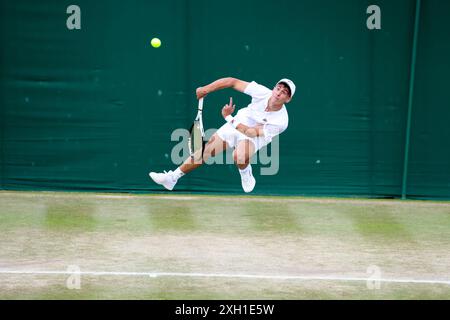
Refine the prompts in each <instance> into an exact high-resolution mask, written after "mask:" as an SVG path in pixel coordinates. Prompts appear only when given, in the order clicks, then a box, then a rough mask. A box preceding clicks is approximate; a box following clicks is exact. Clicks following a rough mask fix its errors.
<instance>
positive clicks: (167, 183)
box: [149, 134, 228, 190]
mask: <svg viewBox="0 0 450 320" xmlns="http://www.w3.org/2000/svg"><path fill="white" fill-rule="evenodd" d="M227 148H228V145H227V143H226V142H225V141H223V140H222V139H221V138H220V137H219V136H218V135H217V134H214V135H213V136H212V137H211V139H210V140H209V141H208V143H207V144H206V146H205V150H204V152H203V157H202V156H201V155H200V154H194V157H193V158H192V157H191V156H189V157H188V158H187V159H186V160H185V161H184V163H183V164H182V165H181V166H179V167H178V168H177V169H176V170H175V171H169V172H166V171H164V173H156V172H150V173H149V176H150V178H151V179H152V180H153V181H155V182H156V183H158V184H160V185H162V186H164V188H166V189H167V190H172V189H173V188H174V186H175V184H176V183H177V181H178V179H179V178H181V177H182V176H184V175H185V174H186V173H188V172H191V171H192V170H194V169H196V168H198V167H200V166H201V165H202V164H203V163H204V162H205V161H206V160H207V159H209V158H210V157H211V156H215V155H217V154H219V153H221V152H223V151H224V150H226V149H227Z"/></svg>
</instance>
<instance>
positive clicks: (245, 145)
mask: <svg viewBox="0 0 450 320" xmlns="http://www.w3.org/2000/svg"><path fill="white" fill-rule="evenodd" d="M255 152H256V148H255V145H254V144H253V142H252V141H251V140H247V139H246V140H241V141H239V143H238V145H237V146H236V149H235V150H234V153H233V158H234V161H235V163H236V165H237V166H238V168H239V173H240V174H241V183H242V189H244V191H245V192H251V191H252V190H253V189H254V188H255V185H256V180H255V178H254V177H253V174H252V166H251V164H250V159H251V157H252V156H253V155H254V154H255Z"/></svg>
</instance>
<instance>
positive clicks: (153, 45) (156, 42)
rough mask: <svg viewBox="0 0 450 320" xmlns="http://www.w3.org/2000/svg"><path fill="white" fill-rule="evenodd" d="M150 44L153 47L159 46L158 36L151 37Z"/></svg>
mask: <svg viewBox="0 0 450 320" xmlns="http://www.w3.org/2000/svg"><path fill="white" fill-rule="evenodd" d="M151 44H152V47H153V48H159V47H160V46H161V40H159V39H158V38H153V39H152V41H151Z"/></svg>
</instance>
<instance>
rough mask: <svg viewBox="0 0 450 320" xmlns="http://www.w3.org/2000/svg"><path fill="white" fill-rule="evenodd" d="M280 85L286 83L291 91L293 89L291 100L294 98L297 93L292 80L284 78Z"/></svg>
mask: <svg viewBox="0 0 450 320" xmlns="http://www.w3.org/2000/svg"><path fill="white" fill-rule="evenodd" d="M279 83H285V84H286V85H287V86H288V87H289V89H291V98H292V97H293V96H294V93H295V84H294V83H293V82H292V80H289V79H286V78H284V79H281V80H280V81H278V82H277V84H279Z"/></svg>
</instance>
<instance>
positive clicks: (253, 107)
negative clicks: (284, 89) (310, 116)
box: [236, 81, 289, 142]
mask: <svg viewBox="0 0 450 320" xmlns="http://www.w3.org/2000/svg"><path fill="white" fill-rule="evenodd" d="M244 93H245V94H248V95H249V96H251V97H252V102H251V103H250V104H249V105H248V106H247V107H246V108H242V109H240V110H239V111H238V113H237V114H236V118H237V120H238V121H239V122H241V123H242V124H245V125H246V126H249V127H254V126H256V125H258V124H263V125H264V127H263V130H264V138H265V140H266V141H267V142H270V141H272V138H273V137H275V136H276V135H278V134H280V133H282V132H283V131H284V130H286V129H287V127H288V124H289V117H288V113H287V110H286V107H285V105H283V107H282V108H281V109H280V110H278V111H265V109H266V108H267V104H268V102H269V99H270V97H271V96H272V90H270V89H269V88H266V87H265V86H263V85H260V84H258V83H256V82H255V81H252V82H250V83H249V84H248V85H247V87H246V88H245V90H244Z"/></svg>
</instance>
